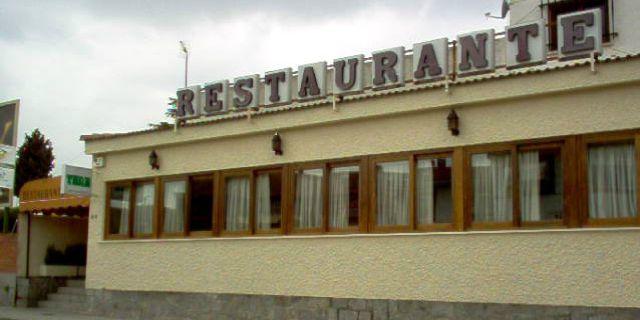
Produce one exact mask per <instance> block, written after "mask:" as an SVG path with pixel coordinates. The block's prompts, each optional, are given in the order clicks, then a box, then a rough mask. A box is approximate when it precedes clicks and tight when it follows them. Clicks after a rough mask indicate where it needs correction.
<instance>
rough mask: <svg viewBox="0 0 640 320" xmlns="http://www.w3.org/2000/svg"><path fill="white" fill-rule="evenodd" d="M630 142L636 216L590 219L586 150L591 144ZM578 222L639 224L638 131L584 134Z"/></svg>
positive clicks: (639, 158) (586, 225)
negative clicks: (632, 154) (633, 165)
mask: <svg viewBox="0 0 640 320" xmlns="http://www.w3.org/2000/svg"><path fill="white" fill-rule="evenodd" d="M629 142H631V143H632V144H633V146H634V149H635V160H636V206H637V208H636V217H631V218H606V219H592V218H590V217H589V166H588V152H589V146H592V145H609V144H623V143H629ZM580 149H581V150H580V153H579V155H580V159H579V161H580V174H579V177H580V182H579V185H580V191H581V192H580V194H581V197H580V203H581V215H580V223H581V225H582V226H583V227H587V228H588V227H617V226H637V225H640V201H638V200H640V132H639V131H638V130H633V131H620V132H606V133H598V134H588V135H584V136H583V138H582V141H581V143H580Z"/></svg>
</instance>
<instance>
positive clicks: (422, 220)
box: [415, 153, 454, 231]
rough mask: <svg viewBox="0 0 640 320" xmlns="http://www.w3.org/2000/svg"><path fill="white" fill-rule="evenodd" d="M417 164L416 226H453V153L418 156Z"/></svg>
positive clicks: (439, 228) (432, 228)
mask: <svg viewBox="0 0 640 320" xmlns="http://www.w3.org/2000/svg"><path fill="white" fill-rule="evenodd" d="M415 166H416V168H415V211H416V213H415V215H416V218H415V221H416V229H418V230H423V231H430V230H448V229H451V228H452V226H453V206H454V202H453V155H452V154H451V153H441V154H432V155H426V156H418V157H416V161H415Z"/></svg>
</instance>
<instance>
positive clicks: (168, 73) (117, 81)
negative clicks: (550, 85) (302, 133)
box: [0, 0, 504, 166]
mask: <svg viewBox="0 0 640 320" xmlns="http://www.w3.org/2000/svg"><path fill="white" fill-rule="evenodd" d="M500 2H501V1H498V0H490V1H477V0H458V1H443V0H424V1H419V0H406V1H405V0H402V1H344V0H343V1H338V0H327V1H248V0H238V1H204V0H201V1H198V0H186V1H150V0H149V1H133V0H128V1H124V0H111V1H63V0H49V1H37V2H36V1H12V0H0V21H1V25H2V27H1V29H0V55H1V57H2V59H0V101H3V100H8V99H12V98H16V97H18V98H21V99H22V110H21V113H20V116H21V120H20V124H19V130H20V132H21V133H20V138H21V139H22V136H23V135H24V133H25V132H30V131H31V130H33V129H34V128H40V129H41V130H42V131H43V132H44V133H45V134H46V135H47V136H48V137H50V138H51V139H52V141H53V142H54V148H55V149H54V152H55V154H56V157H57V163H59V164H61V163H70V164H78V165H85V166H88V165H89V163H90V162H89V161H90V160H89V158H88V157H87V156H84V155H83V148H84V146H83V144H82V143H81V142H79V141H78V138H79V136H80V135H81V134H87V133H94V132H115V131H129V130H137V129H141V128H144V127H145V126H146V125H147V124H148V123H152V122H159V121H163V120H166V118H164V109H165V108H166V100H167V97H168V96H170V95H173V94H174V92H175V89H176V88H178V87H179V86H181V85H182V72H183V70H182V66H183V60H181V57H180V54H179V50H178V45H177V41H178V40H186V41H187V42H188V43H189V44H190V45H191V48H192V55H191V63H190V77H189V78H190V82H191V83H200V82H205V81H212V80H218V79H230V78H233V77H236V76H241V75H246V74H252V73H264V71H267V70H273V69H278V68H282V67H287V66H291V67H294V68H295V66H296V65H298V64H302V63H307V62H314V61H319V60H326V61H331V60H332V59H333V58H336V57H341V56H347V55H352V54H356V53H364V54H369V53H370V52H371V51H372V50H376V49H382V48H386V47H393V46H398V45H405V46H407V47H408V46H410V45H411V44H412V43H414V42H418V41H424V40H429V39H434V38H436V37H442V36H449V37H453V36H455V34H457V33H461V32H466V31H472V30H477V29H484V28H492V27H494V28H502V26H503V25H504V22H503V21H498V20H486V19H485V18H484V16H483V15H484V12H487V11H492V12H495V13H497V12H498V11H499V9H500ZM20 142H21V140H20Z"/></svg>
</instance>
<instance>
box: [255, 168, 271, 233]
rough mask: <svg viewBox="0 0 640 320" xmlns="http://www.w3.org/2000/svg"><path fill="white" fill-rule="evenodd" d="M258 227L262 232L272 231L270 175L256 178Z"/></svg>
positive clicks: (263, 174) (264, 174)
mask: <svg viewBox="0 0 640 320" xmlns="http://www.w3.org/2000/svg"><path fill="white" fill-rule="evenodd" d="M256 225H257V227H258V229H260V230H265V229H266V230H268V229H271V184H270V183H269V174H268V173H261V174H259V175H258V177H257V178H256Z"/></svg>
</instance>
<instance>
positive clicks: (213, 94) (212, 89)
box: [202, 80, 229, 116]
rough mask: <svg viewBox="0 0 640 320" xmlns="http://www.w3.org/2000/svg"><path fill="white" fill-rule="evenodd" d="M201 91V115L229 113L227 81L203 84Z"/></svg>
mask: <svg viewBox="0 0 640 320" xmlns="http://www.w3.org/2000/svg"><path fill="white" fill-rule="evenodd" d="M203 89H204V103H203V106H202V114H203V115H205V116H208V115H213V114H216V113H219V112H225V111H229V92H228V91H229V90H228V89H229V80H220V81H215V82H209V83H205V84H204V88H203Z"/></svg>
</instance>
